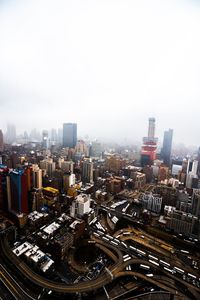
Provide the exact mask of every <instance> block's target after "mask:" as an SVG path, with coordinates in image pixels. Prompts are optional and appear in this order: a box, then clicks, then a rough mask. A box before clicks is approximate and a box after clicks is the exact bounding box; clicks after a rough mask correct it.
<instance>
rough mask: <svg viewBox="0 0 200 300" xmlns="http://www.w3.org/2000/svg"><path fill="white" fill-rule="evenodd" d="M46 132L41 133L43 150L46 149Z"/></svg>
mask: <svg viewBox="0 0 200 300" xmlns="http://www.w3.org/2000/svg"><path fill="white" fill-rule="evenodd" d="M48 135H49V134H48V131H47V130H43V131H42V148H43V149H48V144H49V143H48V142H49V141H48Z"/></svg>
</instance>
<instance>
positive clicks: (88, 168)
mask: <svg viewBox="0 0 200 300" xmlns="http://www.w3.org/2000/svg"><path fill="white" fill-rule="evenodd" d="M82 180H83V182H84V183H92V182H93V162H92V161H91V160H89V159H86V160H84V162H83V166H82Z"/></svg>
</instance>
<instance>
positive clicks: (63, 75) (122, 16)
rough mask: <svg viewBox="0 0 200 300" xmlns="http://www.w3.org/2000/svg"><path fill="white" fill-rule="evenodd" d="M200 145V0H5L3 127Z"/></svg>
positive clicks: (1, 22) (0, 0)
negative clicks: (150, 134) (151, 124)
mask: <svg viewBox="0 0 200 300" xmlns="http://www.w3.org/2000/svg"><path fill="white" fill-rule="evenodd" d="M148 117H155V118H156V134H157V136H158V137H159V138H160V139H162V136H163V131H164V130H165V129H168V128H173V129H174V140H175V141H176V142H183V143H185V144H196V145H200V134H199V132H200V121H199V120H200V1H198V0H196V1H194V0H188V1H185V0H180V1H178V0H177V1H176V0H157V1H156V0H146V1H145V0H130V1H128V0H98V1H97V0H91V1H89V0H88V1H85V0H79V1H77V0H71V1H67V0H63V1H59V0H55V1H51V0H43V1H42V0H33V1H31V0H30V1H28V0H24V1H20V0H15V1H12V0H0V128H2V129H3V130H5V128H6V124H7V123H8V122H13V123H15V124H16V125H17V131H18V132H23V131H24V130H28V131H29V130H30V129H31V128H34V127H37V128H40V129H45V128H47V129H50V128H52V127H54V128H57V127H62V123H63V122H77V123H78V133H79V135H83V136H84V135H85V134H86V133H87V134H89V136H90V135H91V136H92V137H97V138H98V137H104V136H105V137H106V138H112V139H116V140H117V141H119V140H120V139H121V140H124V139H125V138H126V139H127V140H130V141H134V140H138V141H140V140H141V139H142V136H144V135H146V134H147V125H148Z"/></svg>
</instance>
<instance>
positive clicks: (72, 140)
mask: <svg viewBox="0 0 200 300" xmlns="http://www.w3.org/2000/svg"><path fill="white" fill-rule="evenodd" d="M76 142H77V124H76V123H64V124H63V147H69V148H74V147H75V146H76Z"/></svg>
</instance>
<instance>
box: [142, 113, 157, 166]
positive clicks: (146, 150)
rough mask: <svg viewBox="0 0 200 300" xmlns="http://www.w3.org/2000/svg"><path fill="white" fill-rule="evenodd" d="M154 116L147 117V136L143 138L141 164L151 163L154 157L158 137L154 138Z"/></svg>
mask: <svg viewBox="0 0 200 300" xmlns="http://www.w3.org/2000/svg"><path fill="white" fill-rule="evenodd" d="M155 121H156V120H155V118H149V128H148V136H147V137H144V138H143V145H142V150H141V165H142V166H145V165H151V164H152V163H153V161H154V160H155V159H156V149H157V142H158V138H155Z"/></svg>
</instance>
